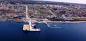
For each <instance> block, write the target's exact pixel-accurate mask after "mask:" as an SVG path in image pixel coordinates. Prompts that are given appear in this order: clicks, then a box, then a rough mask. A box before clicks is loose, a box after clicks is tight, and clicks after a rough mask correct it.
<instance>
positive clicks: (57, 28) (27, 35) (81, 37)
mask: <svg viewBox="0 0 86 41" xmlns="http://www.w3.org/2000/svg"><path fill="white" fill-rule="evenodd" d="M23 24H24V23H23V22H18V23H17V22H10V21H7V22H0V41H86V23H79V24H77V23H76V24H71V23H52V24H49V25H48V26H47V25H46V24H45V23H38V24H37V25H36V26H37V27H38V28H40V29H41V31H40V32H24V31H23V30H22V27H23Z"/></svg>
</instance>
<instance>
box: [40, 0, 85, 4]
mask: <svg viewBox="0 0 86 41" xmlns="http://www.w3.org/2000/svg"><path fill="white" fill-rule="evenodd" d="M38 1H55V2H56V1H57V2H69V3H80V4H86V0H38Z"/></svg>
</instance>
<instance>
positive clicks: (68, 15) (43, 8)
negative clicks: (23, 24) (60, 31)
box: [0, 1, 86, 21]
mask: <svg viewBox="0 0 86 41" xmlns="http://www.w3.org/2000/svg"><path fill="white" fill-rule="evenodd" d="M52 3H53V2H49V3H48V2H45V4H43V2H41V1H40V2H35V3H34V2H32V3H27V4H24V3H22V4H21V3H18V2H15V3H13V2H9V1H1V2H0V21H7V20H11V19H12V20H13V19H15V18H16V17H25V5H27V6H28V9H29V10H28V16H30V17H31V18H38V19H48V20H52V21H54V20H55V21H58V20H74V21H75V20H83V21H85V20H86V5H85V4H76V3H59V2H56V3H55V2H54V3H53V4H52Z"/></svg>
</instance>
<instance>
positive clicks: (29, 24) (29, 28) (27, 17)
mask: <svg viewBox="0 0 86 41" xmlns="http://www.w3.org/2000/svg"><path fill="white" fill-rule="evenodd" d="M29 16H30V15H29ZM29 16H28V6H27V5H26V18H25V21H26V22H28V24H24V26H23V30H24V31H40V29H37V28H36V29H35V28H34V27H33V26H32V21H31V18H30V17H29Z"/></svg>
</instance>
